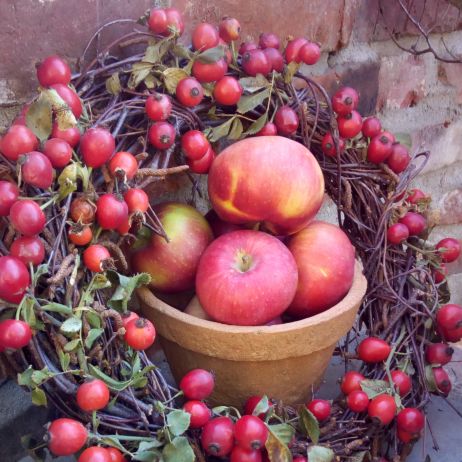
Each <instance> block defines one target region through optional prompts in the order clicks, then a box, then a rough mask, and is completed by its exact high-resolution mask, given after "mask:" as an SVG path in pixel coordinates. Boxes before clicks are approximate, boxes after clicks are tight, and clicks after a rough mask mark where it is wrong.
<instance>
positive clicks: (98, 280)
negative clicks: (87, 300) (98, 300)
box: [92, 273, 111, 291]
mask: <svg viewBox="0 0 462 462" xmlns="http://www.w3.org/2000/svg"><path fill="white" fill-rule="evenodd" d="M108 287H111V281H109V279H108V278H107V276H106V275H105V274H103V273H99V274H97V275H96V276H95V277H94V279H93V285H92V291H95V290H101V289H107V288H108Z"/></svg>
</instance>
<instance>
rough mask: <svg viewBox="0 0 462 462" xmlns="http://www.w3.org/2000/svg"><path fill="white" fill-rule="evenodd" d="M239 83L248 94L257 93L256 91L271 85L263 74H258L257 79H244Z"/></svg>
mask: <svg viewBox="0 0 462 462" xmlns="http://www.w3.org/2000/svg"><path fill="white" fill-rule="evenodd" d="M239 83H240V84H241V87H242V88H243V89H244V91H246V92H248V93H255V92H256V91H258V90H261V89H262V88H265V87H269V86H270V85H271V84H270V83H269V81H268V80H267V79H266V77H265V76H264V75H262V74H257V76H256V77H243V78H242V79H239Z"/></svg>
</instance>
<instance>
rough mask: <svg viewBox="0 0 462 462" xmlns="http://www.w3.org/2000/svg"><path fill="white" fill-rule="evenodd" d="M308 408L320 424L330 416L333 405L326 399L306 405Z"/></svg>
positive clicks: (314, 400) (315, 400)
mask: <svg viewBox="0 0 462 462" xmlns="http://www.w3.org/2000/svg"><path fill="white" fill-rule="evenodd" d="M306 407H307V409H308V410H309V411H310V412H311V413H312V414H313V415H314V416H315V417H316V419H318V421H319V422H322V421H323V420H326V419H327V418H328V417H329V416H330V411H331V405H330V402H329V401H327V400H325V399H313V400H312V401H310V402H309V403H307V404H306Z"/></svg>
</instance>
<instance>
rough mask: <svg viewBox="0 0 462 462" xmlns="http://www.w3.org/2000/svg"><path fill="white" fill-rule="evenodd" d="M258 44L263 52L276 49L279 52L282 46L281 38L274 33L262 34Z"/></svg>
mask: <svg viewBox="0 0 462 462" xmlns="http://www.w3.org/2000/svg"><path fill="white" fill-rule="evenodd" d="M258 44H259V45H260V48H261V49H262V50H265V49H266V48H275V49H276V50H279V47H280V46H281V42H280V41H279V37H278V36H277V35H276V34H273V33H272V32H263V33H261V34H260V38H259V41H258Z"/></svg>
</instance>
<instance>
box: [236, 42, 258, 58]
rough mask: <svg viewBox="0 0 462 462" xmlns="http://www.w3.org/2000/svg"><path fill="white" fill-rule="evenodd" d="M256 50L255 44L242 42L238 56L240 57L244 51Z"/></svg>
mask: <svg viewBox="0 0 462 462" xmlns="http://www.w3.org/2000/svg"><path fill="white" fill-rule="evenodd" d="M257 48H258V45H257V44H256V43H255V42H252V41H248V42H242V43H241V46H240V47H239V54H240V55H241V56H242V55H243V54H244V53H245V52H246V51H251V50H256V49H257Z"/></svg>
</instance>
